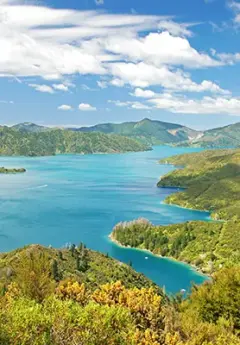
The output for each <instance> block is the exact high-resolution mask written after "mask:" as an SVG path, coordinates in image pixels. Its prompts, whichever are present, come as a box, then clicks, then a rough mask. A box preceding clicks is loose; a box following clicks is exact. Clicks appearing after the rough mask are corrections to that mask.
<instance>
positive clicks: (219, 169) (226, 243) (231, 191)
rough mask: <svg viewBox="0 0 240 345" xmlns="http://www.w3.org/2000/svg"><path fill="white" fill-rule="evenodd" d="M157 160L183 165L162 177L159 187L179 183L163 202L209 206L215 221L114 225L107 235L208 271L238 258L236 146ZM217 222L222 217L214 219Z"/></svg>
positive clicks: (239, 163)
mask: <svg viewBox="0 0 240 345" xmlns="http://www.w3.org/2000/svg"><path fill="white" fill-rule="evenodd" d="M161 163H168V164H175V165H178V166H182V168H180V169H177V170H175V171H172V172H170V173H169V174H167V175H165V176H163V177H162V178H161V180H160V181H159V183H158V186H159V187H182V188H184V190H183V191H181V192H178V193H174V194H171V195H170V196H169V197H168V198H167V199H166V202H167V203H169V204H177V205H179V206H183V207H188V208H195V209H200V210H211V212H212V213H211V215H212V217H213V218H215V219H216V220H218V221H217V222H200V221H197V222H187V223H183V224H174V225H169V226H154V225H152V224H151V223H150V222H148V221H146V220H138V221H133V222H128V223H126V222H123V223H120V224H118V225H117V226H116V227H115V228H114V230H113V233H112V238H113V239H114V240H116V241H118V242H119V243H121V244H123V245H124V246H131V247H138V248H141V249H148V250H150V251H151V252H153V253H155V254H160V255H162V256H169V257H173V258H176V259H178V260H182V261H185V262H188V263H191V264H193V265H195V266H197V267H199V268H201V269H202V270H203V271H205V272H210V273H211V272H213V271H216V270H219V269H220V268H222V267H225V266H232V265H235V264H239V262H240V150H239V149H235V150H212V151H203V152H199V153H191V154H184V155H179V156H175V157H171V158H169V159H165V160H164V161H163V162H161ZM219 220H221V221H219Z"/></svg>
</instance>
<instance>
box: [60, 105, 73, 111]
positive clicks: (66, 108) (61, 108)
mask: <svg viewBox="0 0 240 345" xmlns="http://www.w3.org/2000/svg"><path fill="white" fill-rule="evenodd" d="M72 109H73V108H72V106H71V105H68V104H62V105H60V106H59V107H58V110H63V111H69V110H72Z"/></svg>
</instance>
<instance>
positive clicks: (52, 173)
mask: <svg viewBox="0 0 240 345" xmlns="http://www.w3.org/2000/svg"><path fill="white" fill-rule="evenodd" d="M195 151H198V150H197V149H191V148H174V147H167V146H156V147H154V148H153V150H152V151H148V152H139V153H127V154H109V155H59V156H54V157H37V158H26V157H1V158H0V160H1V166H5V167H7V168H11V167H15V168H18V167H23V168H26V169H27V172H26V173H25V174H23V175H22V174H19V175H0V251H8V250H12V249H15V248H17V247H22V246H24V245H27V244H31V243H39V244H43V245H47V246H48V245H52V246H54V247H62V246H64V245H66V243H75V244H79V243H80V242H83V243H85V244H86V245H87V247H89V248H91V249H94V250H98V251H100V252H104V253H108V254H109V255H110V256H112V257H114V258H116V259H118V260H120V261H123V262H126V263H128V262H130V261H131V262H132V264H133V267H134V269H135V270H136V271H138V272H142V273H144V274H145V275H146V276H147V277H149V278H150V279H152V280H153V281H155V282H156V283H157V284H158V285H160V286H164V287H165V288H166V291H167V292H168V293H176V292H178V291H180V290H181V289H186V290H188V289H189V288H190V286H191V283H192V282H194V283H196V284H200V283H202V282H203V281H204V280H206V279H207V278H206V277H205V276H203V275H201V274H199V273H197V272H196V271H194V270H193V269H192V268H191V267H190V266H188V265H185V264H182V263H179V262H176V261H173V260H168V259H162V258H158V257H156V256H153V255H150V254H146V253H145V252H143V251H139V250H135V249H130V248H122V247H119V246H117V245H115V244H114V243H112V242H111V241H110V240H109V238H108V235H109V233H110V232H111V230H112V228H113V226H114V225H116V223H118V222H120V221H124V220H127V221H128V220H132V219H136V218H139V217H144V218H147V219H149V220H150V221H151V222H153V223H154V224H171V223H178V222H184V221H187V220H209V213H208V212H201V211H195V210H189V209H182V208H180V207H174V206H169V205H166V204H164V203H163V201H164V199H165V198H166V197H167V196H168V195H169V194H170V193H172V192H174V191H175V189H173V188H171V189H168V188H163V189H161V188H157V187H156V184H157V182H158V180H159V178H160V176H162V175H164V174H166V173H167V172H169V171H171V170H173V169H174V167H173V166H171V165H161V164H158V160H159V159H161V158H164V157H169V156H171V155H175V154H181V153H186V152H195ZM146 256H147V257H148V259H146Z"/></svg>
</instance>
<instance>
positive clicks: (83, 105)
mask: <svg viewBox="0 0 240 345" xmlns="http://www.w3.org/2000/svg"><path fill="white" fill-rule="evenodd" d="M78 108H79V110H81V111H96V110H97V108H95V107H93V106H91V105H90V104H88V103H80V104H79V106H78Z"/></svg>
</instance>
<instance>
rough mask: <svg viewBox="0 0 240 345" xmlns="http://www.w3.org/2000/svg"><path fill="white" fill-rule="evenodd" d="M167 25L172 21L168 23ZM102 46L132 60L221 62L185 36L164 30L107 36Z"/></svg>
mask: <svg viewBox="0 0 240 345" xmlns="http://www.w3.org/2000/svg"><path fill="white" fill-rule="evenodd" d="M163 23H165V26H166V27H167V25H166V23H169V22H163ZM160 24H161V23H160ZM160 24H159V25H160ZM170 25H173V24H172V23H171V22H170ZM170 25H169V27H170ZM176 25H177V24H176ZM105 46H106V49H107V50H108V51H109V52H112V53H115V54H119V55H122V56H124V57H127V58H129V59H131V61H136V62H138V61H144V62H148V63H151V64H154V65H155V66H159V65H162V64H167V65H182V66H186V67H188V68H189V67H191V68H202V67H213V66H219V65H221V64H222V62H221V61H218V60H215V59H213V58H212V57H210V56H209V55H207V54H204V53H199V52H198V51H197V50H196V49H194V48H192V47H191V45H190V43H189V42H188V40H187V39H186V38H182V37H176V36H173V35H171V34H170V33H169V32H166V31H164V32H161V33H156V32H155V33H150V34H148V35H147V36H145V37H142V38H141V37H132V38H131V37H130V38H129V37H124V36H122V37H118V36H113V37H111V36H110V37H109V38H107V39H106V40H105Z"/></svg>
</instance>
